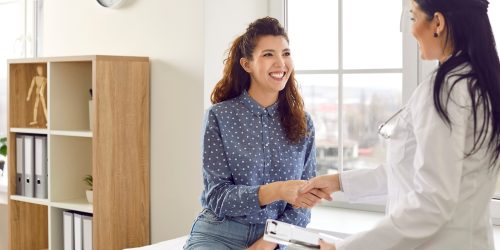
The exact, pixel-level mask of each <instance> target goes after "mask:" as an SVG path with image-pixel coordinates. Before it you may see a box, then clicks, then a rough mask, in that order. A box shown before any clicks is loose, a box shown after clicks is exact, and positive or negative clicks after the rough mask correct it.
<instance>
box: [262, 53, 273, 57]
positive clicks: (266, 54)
mask: <svg viewBox="0 0 500 250" xmlns="http://www.w3.org/2000/svg"><path fill="white" fill-rule="evenodd" d="M264 56H266V57H267V56H273V54H271V53H265V54H264Z"/></svg>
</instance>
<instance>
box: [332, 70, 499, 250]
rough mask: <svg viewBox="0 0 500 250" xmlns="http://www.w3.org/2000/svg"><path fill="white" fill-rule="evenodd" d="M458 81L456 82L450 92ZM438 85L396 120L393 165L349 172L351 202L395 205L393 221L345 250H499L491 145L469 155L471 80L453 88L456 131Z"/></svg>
mask: <svg viewBox="0 0 500 250" xmlns="http://www.w3.org/2000/svg"><path fill="white" fill-rule="evenodd" d="M467 69H468V67H466V68H465V69H464V68H462V69H459V70H458V71H459V72H460V71H463V70H467ZM456 79H457V78H456V77H450V78H448V84H447V85H446V87H445V88H446V89H447V90H448V91H444V94H447V93H450V91H449V88H450V86H451V83H453V82H454V80H456ZM433 80H434V78H433V77H429V78H428V79H427V80H425V81H424V82H422V83H421V84H419V86H418V87H417V89H416V90H415V92H414V93H413V95H412V97H411V98H410V100H409V101H408V104H407V105H406V107H405V108H404V110H403V111H402V112H401V113H400V114H399V115H398V117H397V118H396V120H395V121H393V122H395V128H394V130H393V131H392V133H391V138H390V139H388V140H389V142H388V154H387V163H386V165H384V166H380V167H378V168H376V169H370V170H368V169H367V170H352V171H346V172H343V173H342V175H341V181H342V187H343V190H344V193H345V194H346V196H347V197H348V199H349V200H351V201H355V202H356V201H357V202H360V201H363V200H365V199H370V198H372V197H374V196H381V195H387V197H388V198H387V199H388V201H387V211H386V216H385V218H384V219H382V220H381V221H380V222H379V223H378V224H377V225H376V226H375V228H373V229H372V230H370V231H366V232H362V233H359V234H356V235H353V236H351V237H349V238H347V239H345V240H343V241H341V242H339V243H337V244H336V246H337V249H338V250H351V249H355V250H364V249H370V250H378V249H380V250H387V249H397V250H407V249H418V250H423V249H435V250H457V249H464V250H465V249H467V250H481V249H494V244H493V238H492V237H493V233H492V226H491V221H490V212H489V203H490V199H491V197H492V195H493V193H494V190H495V184H496V180H497V171H491V170H489V168H488V166H489V160H490V153H489V152H487V150H486V145H487V144H486V143H485V145H483V147H482V148H481V149H480V150H479V152H477V153H476V154H474V155H472V156H470V157H467V158H465V156H464V153H467V152H470V149H471V148H472V145H473V140H474V138H473V120H472V119H473V118H472V111H471V108H470V106H471V100H470V97H469V93H468V90H467V81H466V80H461V81H459V82H458V83H457V84H456V86H455V87H454V88H453V89H452V90H451V95H450V96H451V100H450V101H449V103H448V106H447V111H448V114H449V117H450V119H451V124H452V129H451V130H450V127H449V126H447V124H446V123H445V122H444V121H443V119H441V117H440V116H439V115H438V113H437V111H436V109H435V108H434V102H433V93H432V88H433ZM480 113H481V111H479V110H478V119H480V120H479V122H478V124H479V125H480V124H482V120H481V119H482V115H481V114H480ZM479 125H478V126H479ZM488 138H489V137H488Z"/></svg>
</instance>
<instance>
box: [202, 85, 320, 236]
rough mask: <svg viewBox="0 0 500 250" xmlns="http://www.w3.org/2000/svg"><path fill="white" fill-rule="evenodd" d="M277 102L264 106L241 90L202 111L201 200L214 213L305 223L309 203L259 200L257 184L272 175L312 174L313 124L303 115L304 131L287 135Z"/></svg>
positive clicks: (248, 220)
mask: <svg viewBox="0 0 500 250" xmlns="http://www.w3.org/2000/svg"><path fill="white" fill-rule="evenodd" d="M277 107H278V104H277V103H275V104H274V105H272V106H270V107H267V108H263V107H261V106H260V105H259V104H258V103H257V102H256V101H255V100H253V99H252V98H251V97H250V96H249V95H248V93H247V92H246V91H244V92H243V93H242V94H241V95H240V96H239V97H236V98H233V99H231V100H227V101H224V102H221V103H218V104H215V105H213V106H212V107H211V108H210V109H209V110H208V112H207V114H206V116H205V131H204V136H203V184H204V190H203V193H202V195H201V202H202V205H203V207H204V208H208V209H210V210H212V211H213V212H215V213H216V214H217V216H218V217H221V218H222V217H225V216H226V217H230V218H231V219H233V220H236V221H239V222H242V223H247V224H263V223H265V221H266V219H276V220H280V221H283V222H287V223H291V224H294V225H299V226H302V227H305V226H306V225H307V224H308V223H309V220H310V211H309V210H308V209H294V208H293V207H292V206H291V205H290V204H287V202H285V201H276V202H274V203H271V204H268V205H267V206H262V207H261V206H259V198H258V191H259V187H260V185H264V184H267V183H271V182H276V181H286V180H299V179H302V180H308V179H310V178H312V177H314V176H315V174H316V153H315V146H314V126H313V123H312V120H311V118H310V117H309V115H306V118H307V131H308V135H307V137H306V138H304V139H302V140H301V141H300V142H299V143H297V144H293V143H291V142H289V141H288V139H287V138H286V135H285V131H284V129H283V128H282V126H281V121H280V118H279V114H278V110H277Z"/></svg>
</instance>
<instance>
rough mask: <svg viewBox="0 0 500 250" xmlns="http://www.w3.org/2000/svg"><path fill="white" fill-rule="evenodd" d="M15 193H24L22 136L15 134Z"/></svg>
mask: <svg viewBox="0 0 500 250" xmlns="http://www.w3.org/2000/svg"><path fill="white" fill-rule="evenodd" d="M16 194H17V195H24V137H23V135H19V134H18V135H16Z"/></svg>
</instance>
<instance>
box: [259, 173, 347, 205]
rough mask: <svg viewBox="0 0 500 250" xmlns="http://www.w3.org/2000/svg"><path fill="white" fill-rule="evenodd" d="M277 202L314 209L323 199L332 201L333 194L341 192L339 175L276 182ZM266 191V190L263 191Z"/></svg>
mask: <svg viewBox="0 0 500 250" xmlns="http://www.w3.org/2000/svg"><path fill="white" fill-rule="evenodd" d="M272 184H275V185H274V187H273V186H271V187H273V189H275V190H274V191H277V192H276V194H277V195H278V197H276V200H284V201H286V202H288V203H289V204H291V205H292V206H293V207H294V208H312V207H314V206H315V205H316V204H317V203H318V202H320V201H321V200H322V199H325V200H329V201H331V200H332V197H331V193H333V192H336V191H339V190H340V182H339V175H338V174H332V175H322V176H317V177H315V178H312V179H310V180H308V181H305V180H289V181H283V182H275V183H272ZM261 191H265V190H261Z"/></svg>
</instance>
